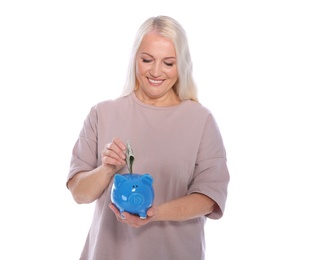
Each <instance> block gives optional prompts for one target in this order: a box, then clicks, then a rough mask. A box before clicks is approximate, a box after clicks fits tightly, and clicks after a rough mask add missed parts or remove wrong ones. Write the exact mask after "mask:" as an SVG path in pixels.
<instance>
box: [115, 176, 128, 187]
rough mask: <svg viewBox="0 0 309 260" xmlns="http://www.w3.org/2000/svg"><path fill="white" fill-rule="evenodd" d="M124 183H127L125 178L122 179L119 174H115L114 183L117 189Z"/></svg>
mask: <svg viewBox="0 0 309 260" xmlns="http://www.w3.org/2000/svg"><path fill="white" fill-rule="evenodd" d="M126 181H127V178H126V177H123V176H122V175H121V174H115V177H114V183H115V185H116V186H117V187H119V186H120V185H121V184H122V183H124V182H126Z"/></svg>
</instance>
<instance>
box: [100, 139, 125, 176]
mask: <svg viewBox="0 0 309 260" xmlns="http://www.w3.org/2000/svg"><path fill="white" fill-rule="evenodd" d="M125 152H126V145H125V143H124V142H123V141H122V140H121V139H120V138H114V139H113V140H112V142H111V143H108V144H106V145H105V147H104V149H103V150H102V156H101V160H102V170H103V171H104V172H105V173H106V174H108V175H114V174H115V173H116V172H118V171H119V170H120V169H121V168H122V167H123V166H125V165H126V154H125Z"/></svg>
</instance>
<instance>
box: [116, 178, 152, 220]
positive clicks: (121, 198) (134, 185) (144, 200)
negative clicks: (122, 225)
mask: <svg viewBox="0 0 309 260" xmlns="http://www.w3.org/2000/svg"><path fill="white" fill-rule="evenodd" d="M152 183H153V178H152V176H151V175H150V174H137V173H126V174H115V176H114V183H113V187H112V190H111V200H112V202H113V203H114V204H115V206H116V207H117V208H118V210H119V211H120V213H122V212H124V211H126V212H129V213H131V214H136V215H139V217H140V218H143V219H145V218H146V217H147V210H148V209H149V208H150V207H151V206H152V203H153V199H154V191H153V187H152Z"/></svg>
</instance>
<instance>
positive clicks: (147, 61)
mask: <svg viewBox="0 0 309 260" xmlns="http://www.w3.org/2000/svg"><path fill="white" fill-rule="evenodd" d="M142 61H143V62H144V63H149V62H151V60H147V59H142Z"/></svg>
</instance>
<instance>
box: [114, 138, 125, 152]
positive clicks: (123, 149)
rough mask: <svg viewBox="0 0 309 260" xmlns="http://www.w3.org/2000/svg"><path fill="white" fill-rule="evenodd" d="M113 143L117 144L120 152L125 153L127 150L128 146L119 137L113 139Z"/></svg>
mask: <svg viewBox="0 0 309 260" xmlns="http://www.w3.org/2000/svg"><path fill="white" fill-rule="evenodd" d="M113 143H114V144H116V145H117V146H118V147H119V149H120V150H122V151H125V150H126V145H125V143H124V142H123V141H122V140H121V139H120V138H118V137H116V138H114V139H113Z"/></svg>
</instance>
